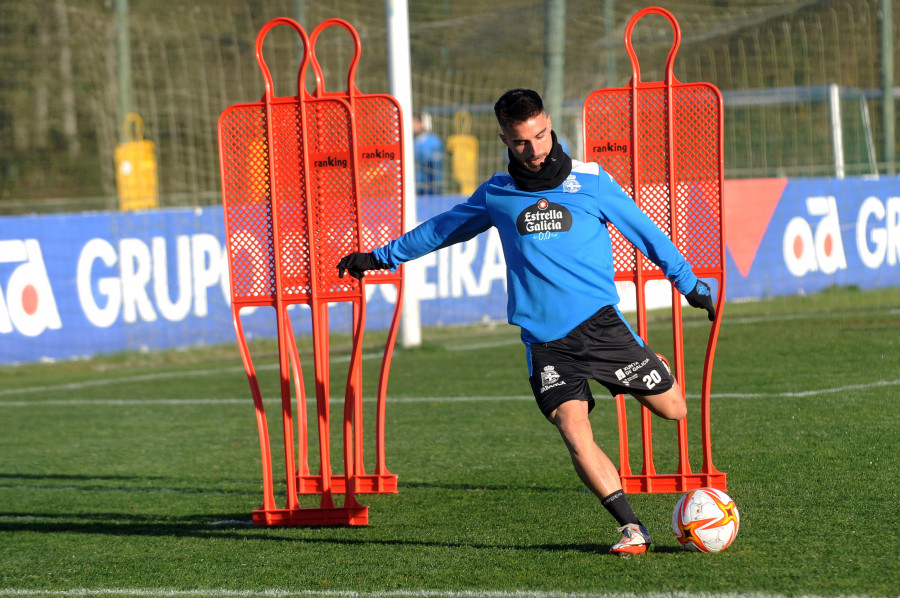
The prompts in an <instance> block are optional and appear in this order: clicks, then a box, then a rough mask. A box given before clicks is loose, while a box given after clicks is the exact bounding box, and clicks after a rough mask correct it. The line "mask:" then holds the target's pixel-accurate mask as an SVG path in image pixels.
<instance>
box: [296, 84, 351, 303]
mask: <svg viewBox="0 0 900 598" xmlns="http://www.w3.org/2000/svg"><path fill="white" fill-rule="evenodd" d="M306 105H307V110H306V115H307V119H308V123H309V130H308V138H307V143H308V144H309V152H310V157H309V158H310V159H309V177H310V185H309V202H310V205H311V206H314V208H313V214H312V216H313V224H312V227H311V230H310V234H311V237H312V238H311V240H312V246H313V252H314V253H313V257H314V259H315V261H316V281H315V284H316V289H317V291H318V292H319V293H332V292H336V291H342V290H347V289H350V288H351V287H352V286H355V285H356V283H355V282H354V281H353V280H352V279H350V278H349V277H345V279H341V278H338V273H337V268H335V266H336V265H337V263H338V261H340V259H341V257H343V256H345V255H347V254H348V253H351V252H353V251H357V247H358V246H359V229H358V223H357V214H356V189H355V184H354V180H353V178H354V177H353V161H352V155H351V148H352V145H351V141H352V131H351V118H350V108H349V106H348V104H347V103H346V102H343V101H340V100H314V101H308V102H307V104H306Z"/></svg>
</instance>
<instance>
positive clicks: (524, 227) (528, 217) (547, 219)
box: [516, 197, 572, 236]
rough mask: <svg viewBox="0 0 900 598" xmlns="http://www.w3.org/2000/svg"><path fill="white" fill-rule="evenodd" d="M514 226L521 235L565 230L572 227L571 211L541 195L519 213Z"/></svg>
mask: <svg viewBox="0 0 900 598" xmlns="http://www.w3.org/2000/svg"><path fill="white" fill-rule="evenodd" d="M516 228H517V229H518V230H519V234H520V235H523V236H524V235H533V234H536V233H559V232H565V231H567V230H569V229H571V228H572V213H571V212H570V211H569V209H568V208H566V207H565V206H562V205H560V204H558V203H553V202H551V201H549V200H547V199H546V198H543V197H542V198H541V199H539V200H538V202H537V203H536V204H534V205H533V206H528V207H527V208H526V209H525V210H524V211H522V213H521V214H519V217H518V218H517V219H516Z"/></svg>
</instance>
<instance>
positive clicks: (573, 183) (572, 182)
mask: <svg viewBox="0 0 900 598" xmlns="http://www.w3.org/2000/svg"><path fill="white" fill-rule="evenodd" d="M562 188H563V191H565V192H566V193H578V191H579V190H580V189H581V183H579V182H578V179H576V178H575V175H574V174H570V175H569V176H568V177H566V180H564V181H563V184H562Z"/></svg>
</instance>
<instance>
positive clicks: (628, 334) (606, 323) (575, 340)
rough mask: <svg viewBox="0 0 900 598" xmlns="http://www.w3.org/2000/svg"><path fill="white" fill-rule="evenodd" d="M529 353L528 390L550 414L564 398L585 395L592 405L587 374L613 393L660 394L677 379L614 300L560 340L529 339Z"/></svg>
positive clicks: (567, 399) (568, 398)
mask: <svg viewBox="0 0 900 598" xmlns="http://www.w3.org/2000/svg"><path fill="white" fill-rule="evenodd" d="M529 353H530V355H529V359H530V360H531V362H530V366H531V377H530V378H529V380H530V382H531V390H532V392H533V393H534V398H535V399H536V400H537V404H538V407H539V408H540V409H541V413H543V414H544V417H546V418H548V419H549V417H550V414H551V413H553V411H554V410H555V409H556V408H557V407H559V406H560V405H562V404H563V403H565V402H566V401H573V400H576V401H587V402H588V410H591V409H593V408H594V399H593V397H592V396H591V390H590V387H589V386H588V380H590V379H593V380H596V381H597V382H599V383H600V384H602V385H603V386H605V387H606V388H607V389H608V390H609V392H610V393H611V394H612V395H613V396H615V395H618V394H629V393H635V394H639V395H655V394H661V393H664V392H666V391H667V390H669V389H670V388H672V385H673V384H674V383H675V378H674V377H673V376H672V374H671V373H670V372H669V368H668V367H667V366H666V364H665V363H664V362H663V361H662V359H660V358H659V356H658V355H657V354H656V353H654V352H653V350H652V349H651V348H650V347H649V346H648V345H645V344H644V343H643V341H642V340H641V339H640V337H638V336H637V335H635V334H634V332H633V331H632V330H631V327H630V326H629V325H628V323H627V322H625V320H623V319H622V316H621V314H619V311H618V310H617V309H616V308H615V307H613V306H607V307H604V308H603V309H601V310H600V311H598V312H597V313H596V314H594V315H593V316H591V317H590V318H589V319H587V320H585V321H584V322H582V323H581V324H580V325H579V326H578V327H577V328H575V330H573V331H572V332H570V333H569V334H568V335H566V336H565V337H563V338H561V339H559V340H555V341H551V342H549V343H532V344H531V345H530V346H529Z"/></svg>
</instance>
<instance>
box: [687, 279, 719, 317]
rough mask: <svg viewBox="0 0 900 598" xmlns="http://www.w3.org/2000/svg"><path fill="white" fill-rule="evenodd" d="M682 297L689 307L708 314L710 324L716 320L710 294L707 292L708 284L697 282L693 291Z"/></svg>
mask: <svg viewBox="0 0 900 598" xmlns="http://www.w3.org/2000/svg"><path fill="white" fill-rule="evenodd" d="M684 297H685V299H687V302H688V305H690V306H691V307H696V308H698V309H705V310H706V312H707V313H708V314H709V321H710V322H712V321H713V320H715V319H716V308H715V306H714V305H713V302H712V293H711V292H710V290H709V285H708V284H706V283H705V282H703V281H702V280H698V281H697V284H696V285H695V286H694V290H693V291H691V292H690V293H688V294H687V295H685V296H684Z"/></svg>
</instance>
